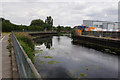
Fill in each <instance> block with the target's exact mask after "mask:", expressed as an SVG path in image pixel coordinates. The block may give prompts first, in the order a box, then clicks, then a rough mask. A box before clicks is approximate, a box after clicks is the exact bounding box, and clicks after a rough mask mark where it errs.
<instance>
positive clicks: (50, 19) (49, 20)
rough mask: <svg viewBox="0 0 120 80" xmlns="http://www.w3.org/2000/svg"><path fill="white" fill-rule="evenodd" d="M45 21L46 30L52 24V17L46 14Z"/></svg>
mask: <svg viewBox="0 0 120 80" xmlns="http://www.w3.org/2000/svg"><path fill="white" fill-rule="evenodd" d="M45 23H46V25H47V27H46V28H47V30H51V29H52V26H53V19H52V17H51V16H48V17H47V19H46V20H45Z"/></svg>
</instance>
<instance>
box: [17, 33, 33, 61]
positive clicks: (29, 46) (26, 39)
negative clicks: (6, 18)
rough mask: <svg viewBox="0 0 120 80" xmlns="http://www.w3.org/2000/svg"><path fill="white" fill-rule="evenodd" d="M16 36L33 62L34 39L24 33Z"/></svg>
mask: <svg viewBox="0 0 120 80" xmlns="http://www.w3.org/2000/svg"><path fill="white" fill-rule="evenodd" d="M15 36H16V38H17V39H18V41H19V42H20V44H21V46H22V47H23V49H24V50H25V52H26V54H27V55H28V57H29V58H30V59H31V60H32V61H33V57H34V42H33V41H32V37H31V36H30V35H28V34H27V33H24V32H15Z"/></svg>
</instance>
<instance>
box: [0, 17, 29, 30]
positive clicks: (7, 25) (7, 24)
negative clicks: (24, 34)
mask: <svg viewBox="0 0 120 80" xmlns="http://www.w3.org/2000/svg"><path fill="white" fill-rule="evenodd" d="M0 23H1V24H2V31H3V32H11V31H14V30H17V31H18V30H19V31H22V30H23V29H27V26H25V25H15V24H12V23H11V22H10V21H9V20H5V19H4V18H0Z"/></svg>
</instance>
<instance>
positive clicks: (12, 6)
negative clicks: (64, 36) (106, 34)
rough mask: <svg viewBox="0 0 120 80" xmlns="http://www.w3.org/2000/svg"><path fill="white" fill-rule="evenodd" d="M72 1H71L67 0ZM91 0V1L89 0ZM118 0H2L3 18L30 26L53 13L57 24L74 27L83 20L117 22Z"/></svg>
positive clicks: (1, 14) (0, 14)
mask: <svg viewBox="0 0 120 80" xmlns="http://www.w3.org/2000/svg"><path fill="white" fill-rule="evenodd" d="M68 1H69V2H68ZM88 1H89V2H88ZM118 1H119V0H58V1H56V0H47V1H45V0H3V1H1V2H0V7H1V8H0V12H2V13H0V17H4V18H5V19H9V20H10V21H11V22H12V23H15V24H23V25H29V24H30V22H31V21H32V20H33V19H39V18H40V19H42V20H45V18H46V17H47V16H52V18H53V20H54V25H55V26H56V25H64V26H67V25H68V26H72V27H73V26H75V25H80V24H82V23H83V20H104V21H114V22H116V21H118Z"/></svg>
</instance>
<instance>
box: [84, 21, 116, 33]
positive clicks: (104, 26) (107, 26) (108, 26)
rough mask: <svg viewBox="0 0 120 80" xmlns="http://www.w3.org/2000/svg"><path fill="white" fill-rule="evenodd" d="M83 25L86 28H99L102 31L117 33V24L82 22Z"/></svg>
mask: <svg viewBox="0 0 120 80" xmlns="http://www.w3.org/2000/svg"><path fill="white" fill-rule="evenodd" d="M83 25H84V26H87V27H96V28H101V29H102V31H118V22H108V21H98V20H83Z"/></svg>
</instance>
